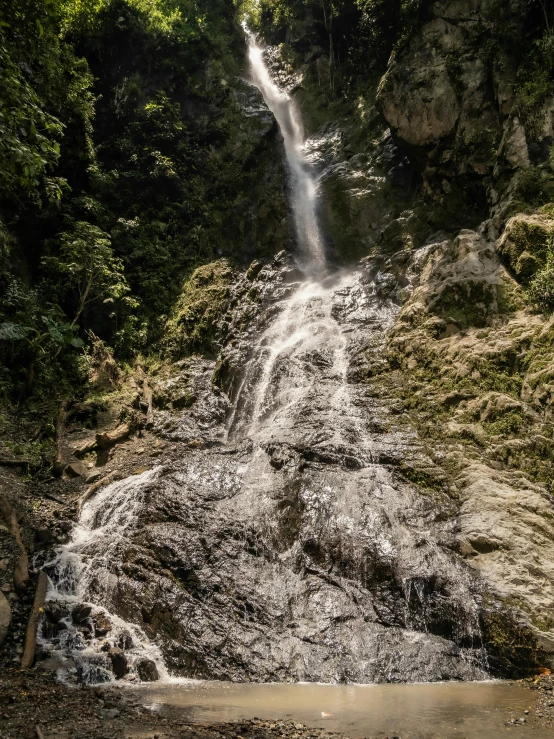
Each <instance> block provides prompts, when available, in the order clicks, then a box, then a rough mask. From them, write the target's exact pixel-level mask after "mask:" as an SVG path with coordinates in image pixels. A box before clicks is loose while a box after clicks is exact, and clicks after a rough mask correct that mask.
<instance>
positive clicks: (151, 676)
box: [137, 659, 160, 683]
mask: <svg viewBox="0 0 554 739" xmlns="http://www.w3.org/2000/svg"><path fill="white" fill-rule="evenodd" d="M137 672H138V676H139V677H140V679H141V680H142V682H144V683H152V682H155V681H156V680H159V678H160V675H159V673H158V668H157V667H156V663H155V662H154V661H153V660H151V659H141V661H140V662H139V663H138V664H137Z"/></svg>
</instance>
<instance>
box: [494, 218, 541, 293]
mask: <svg viewBox="0 0 554 739" xmlns="http://www.w3.org/2000/svg"><path fill="white" fill-rule="evenodd" d="M553 239H554V220H551V219H550V218H548V217H547V216H546V215H539V214H533V215H525V214H523V213H520V214H518V215H517V216H514V217H513V218H510V220H509V221H508V223H507V224H506V229H505V231H504V234H503V236H502V238H501V239H500V241H499V242H498V245H497V251H498V253H499V254H500V255H501V256H502V257H503V258H504V260H505V261H506V262H507V264H508V266H509V268H510V269H511V270H512V272H513V273H514V274H515V275H516V276H517V277H518V278H519V279H520V280H521V282H522V283H523V284H525V285H526V284H528V282H529V281H530V280H531V278H532V277H533V275H534V274H536V273H537V272H538V271H539V270H541V269H542V268H543V267H544V266H545V264H546V261H547V258H548V251H549V248H551V243H552V240H553Z"/></svg>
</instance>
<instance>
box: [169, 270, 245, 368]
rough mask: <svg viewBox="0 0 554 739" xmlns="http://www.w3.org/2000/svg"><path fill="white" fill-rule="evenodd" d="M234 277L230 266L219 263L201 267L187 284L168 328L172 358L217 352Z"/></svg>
mask: <svg viewBox="0 0 554 739" xmlns="http://www.w3.org/2000/svg"><path fill="white" fill-rule="evenodd" d="M234 274H235V273H234V272H233V269H232V267H231V265H230V263H229V262H228V261H227V260H226V259H220V260H218V261H217V262H212V263H211V264H207V265H204V266H203V267H199V268H198V269H196V270H195V271H194V272H193V274H192V275H191V277H190V278H189V279H188V280H187V281H186V282H185V284H184V286H183V291H182V293H181V296H180V298H179V300H178V302H177V305H176V307H175V311H174V313H173V315H172V316H171V318H170V319H169V320H168V322H167V325H166V332H165V340H164V349H165V352H166V353H167V354H168V355H169V356H170V357H171V358H173V359H179V358H181V357H183V356H185V355H186V354H190V353H191V352H194V351H206V352H213V351H214V349H215V347H214V341H215V340H216V338H217V325H218V322H219V320H220V319H221V316H222V314H223V312H224V310H225V308H226V306H227V301H228V297H229V286H230V284H231V282H232V280H233V277H234Z"/></svg>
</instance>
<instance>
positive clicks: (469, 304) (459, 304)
mask: <svg viewBox="0 0 554 739" xmlns="http://www.w3.org/2000/svg"><path fill="white" fill-rule="evenodd" d="M496 288H497V286H496V285H493V284H490V283H488V282H483V281H481V280H466V281H464V282H457V283H456V282H454V283H449V284H446V285H444V286H443V289H442V290H441V291H440V292H439V293H438V294H436V295H435V296H434V297H433V298H432V300H431V302H430V305H429V310H430V312H432V313H434V314H435V315H437V316H439V317H440V318H443V319H445V320H446V321H448V322H450V323H454V324H456V325H457V326H458V327H459V328H460V329H465V328H468V327H470V326H474V327H477V328H484V327H485V326H487V325H488V322H489V318H490V313H491V306H493V305H495V304H496Z"/></svg>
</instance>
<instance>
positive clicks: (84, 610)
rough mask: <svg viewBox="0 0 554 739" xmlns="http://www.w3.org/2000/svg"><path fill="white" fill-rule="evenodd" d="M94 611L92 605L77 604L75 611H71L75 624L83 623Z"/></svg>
mask: <svg viewBox="0 0 554 739" xmlns="http://www.w3.org/2000/svg"><path fill="white" fill-rule="evenodd" d="M91 613H92V607H91V606H85V605H80V606H75V608H74V609H73V611H72V612H71V620H72V621H73V623H74V624H82V623H83V622H84V621H86V620H87V618H88V617H89V616H90V614H91Z"/></svg>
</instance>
